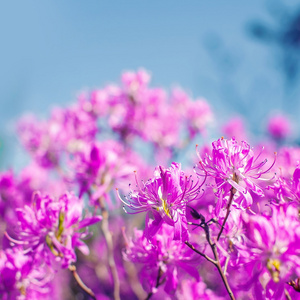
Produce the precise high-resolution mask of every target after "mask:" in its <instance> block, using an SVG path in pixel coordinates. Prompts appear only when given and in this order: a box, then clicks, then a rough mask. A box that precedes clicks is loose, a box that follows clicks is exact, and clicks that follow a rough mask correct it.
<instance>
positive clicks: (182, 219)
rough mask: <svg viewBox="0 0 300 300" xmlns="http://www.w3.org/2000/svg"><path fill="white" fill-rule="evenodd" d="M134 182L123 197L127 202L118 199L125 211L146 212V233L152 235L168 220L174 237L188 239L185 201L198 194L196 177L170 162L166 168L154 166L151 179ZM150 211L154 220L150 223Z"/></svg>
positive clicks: (199, 186) (198, 184)
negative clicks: (193, 177) (189, 175)
mask: <svg viewBox="0 0 300 300" xmlns="http://www.w3.org/2000/svg"><path fill="white" fill-rule="evenodd" d="M136 183H137V184H136V189H133V190H131V192H130V194H129V195H128V197H126V200H127V202H125V201H124V200H122V198H121V197H120V199H121V201H122V202H123V203H124V204H125V206H126V207H128V208H129V210H127V212H128V213H133V214H136V213H140V212H147V215H146V224H145V226H146V228H145V233H146V236H147V237H148V238H152V237H153V236H154V235H155V233H156V232H157V231H158V230H159V228H160V227H161V226H162V224H163V223H167V224H168V225H170V226H172V227H173V232H174V239H175V240H181V241H183V242H185V241H187V240H188V238H189V235H188V231H187V220H186V204H187V203H188V202H190V201H193V200H196V199H198V198H199V197H200V188H201V186H202V185H200V183H199V180H197V181H196V182H194V181H193V180H192V178H191V177H188V176H186V175H185V174H184V172H182V171H181V165H180V164H178V163H174V162H173V163H172V164H171V167H170V168H168V169H164V168H163V167H161V166H160V167H158V168H156V170H155V172H154V177H153V178H152V179H149V180H148V181H146V182H142V184H139V183H138V181H137V180H136ZM202 184H203V183H202ZM150 213H152V215H153V217H154V221H153V222H149V214H150Z"/></svg>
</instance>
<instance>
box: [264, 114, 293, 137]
mask: <svg viewBox="0 0 300 300" xmlns="http://www.w3.org/2000/svg"><path fill="white" fill-rule="evenodd" d="M267 129H268V133H269V134H270V135H271V136H272V137H273V138H274V139H277V140H281V139H284V138H287V137H288V136H289V135H290V133H291V122H290V120H289V119H288V117H286V116H284V115H282V114H278V115H274V116H273V117H271V118H270V119H269V121H268V125H267Z"/></svg>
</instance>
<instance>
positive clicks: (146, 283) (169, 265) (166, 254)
mask: <svg viewBox="0 0 300 300" xmlns="http://www.w3.org/2000/svg"><path fill="white" fill-rule="evenodd" d="M172 233H173V232H172V228H171V227H170V226H168V225H167V224H163V225H162V226H161V227H160V229H159V230H158V232H157V234H156V235H155V236H154V237H152V238H151V239H150V240H149V239H148V237H147V236H145V233H143V232H142V231H141V230H137V229H136V230H135V231H134V238H133V239H130V240H129V241H128V240H127V239H126V240H127V241H126V242H127V245H126V249H125V251H124V257H125V259H126V260H129V261H131V262H133V263H134V264H137V265H139V266H140V267H141V268H140V271H139V275H140V280H141V283H142V285H143V287H144V289H145V290H146V291H147V292H150V291H152V292H156V290H157V288H158V286H160V285H162V284H164V283H165V287H164V290H165V291H166V292H167V293H168V294H174V292H175V291H176V288H177V285H178V282H179V279H180V277H182V270H183V271H185V272H186V273H187V274H189V275H191V276H192V277H194V278H196V279H197V280H199V273H198V270H197V265H198V264H199V256H197V255H196V254H195V253H194V252H193V251H192V250H191V249H190V248H188V247H187V246H186V245H185V244H183V243H181V242H180V241H174V240H173V238H172Z"/></svg>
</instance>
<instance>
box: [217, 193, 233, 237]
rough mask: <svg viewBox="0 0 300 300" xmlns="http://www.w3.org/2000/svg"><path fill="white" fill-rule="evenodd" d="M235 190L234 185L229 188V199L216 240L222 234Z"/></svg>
mask: <svg viewBox="0 0 300 300" xmlns="http://www.w3.org/2000/svg"><path fill="white" fill-rule="evenodd" d="M235 192H236V189H235V188H234V187H232V188H231V190H230V198H229V201H228V205H227V211H226V215H225V218H224V220H223V223H222V226H221V229H220V232H219V234H218V237H217V241H218V240H219V239H220V237H221V235H222V232H223V230H224V228H225V224H226V222H227V219H228V217H229V214H230V208H231V204H232V201H233V196H234V194H235Z"/></svg>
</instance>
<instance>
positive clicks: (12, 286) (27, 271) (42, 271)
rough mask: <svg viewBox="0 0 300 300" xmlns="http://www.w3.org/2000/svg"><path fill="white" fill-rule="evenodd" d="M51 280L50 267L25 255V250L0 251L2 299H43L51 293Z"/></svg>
mask: <svg viewBox="0 0 300 300" xmlns="http://www.w3.org/2000/svg"><path fill="white" fill-rule="evenodd" d="M51 278H52V274H51V272H50V270H49V269H48V267H47V266H46V265H43V264H38V263H37V262H36V261H35V260H34V258H33V256H31V255H25V254H24V251H23V249H21V248H18V247H15V248H12V249H6V250H5V251H3V250H0V295H1V299H5V300H6V299H7V300H8V299H17V300H25V299H28V300H31V299H33V300H34V299H41V298H43V297H44V296H45V294H47V293H48V291H49V288H48V286H47V284H48V282H49V280H50V279H51Z"/></svg>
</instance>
